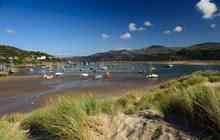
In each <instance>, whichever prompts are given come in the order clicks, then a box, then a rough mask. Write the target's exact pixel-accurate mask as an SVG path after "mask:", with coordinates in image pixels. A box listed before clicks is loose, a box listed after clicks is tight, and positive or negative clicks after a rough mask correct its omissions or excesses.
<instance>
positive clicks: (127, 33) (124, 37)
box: [120, 32, 131, 40]
mask: <svg viewBox="0 0 220 140" xmlns="http://www.w3.org/2000/svg"><path fill="white" fill-rule="evenodd" d="M120 38H121V39H123V40H127V39H130V38H131V34H130V33H129V32H126V33H123V34H121V36H120Z"/></svg>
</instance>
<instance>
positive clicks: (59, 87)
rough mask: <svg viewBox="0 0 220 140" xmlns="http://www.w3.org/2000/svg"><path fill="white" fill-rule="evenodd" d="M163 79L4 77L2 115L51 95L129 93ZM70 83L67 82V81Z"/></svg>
mask: <svg viewBox="0 0 220 140" xmlns="http://www.w3.org/2000/svg"><path fill="white" fill-rule="evenodd" d="M162 81H163V80H151V81H149V80H144V79H143V78H141V76H139V77H132V76H131V77H127V78H126V79H124V78H120V77H119V76H117V78H114V79H113V80H75V81H74V80H73V79H72V77H70V76H67V77H65V78H63V79H55V80H52V81H47V80H43V79H42V78H41V77H40V76H16V77H7V78H1V79H0V115H4V114H8V113H13V112H29V111H32V110H33V109H35V108H38V107H41V106H44V105H45V102H47V100H48V99H50V98H53V97H57V96H60V95H71V96H75V97H79V96H87V95H91V94H92V95H94V96H97V97H101V98H104V97H112V96H121V95H124V94H127V93H128V92H129V90H133V89H139V88H148V87H149V88H150V87H152V86H153V85H157V84H158V83H161V82H162ZM63 83H66V84H63Z"/></svg>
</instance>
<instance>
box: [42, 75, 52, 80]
mask: <svg viewBox="0 0 220 140" xmlns="http://www.w3.org/2000/svg"><path fill="white" fill-rule="evenodd" d="M43 78H44V79H46V80H52V79H54V75H52V74H51V75H49V74H44V75H43Z"/></svg>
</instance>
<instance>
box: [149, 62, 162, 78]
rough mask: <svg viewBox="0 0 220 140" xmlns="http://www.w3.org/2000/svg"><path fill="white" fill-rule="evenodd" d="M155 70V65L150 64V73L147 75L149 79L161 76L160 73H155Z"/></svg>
mask: <svg viewBox="0 0 220 140" xmlns="http://www.w3.org/2000/svg"><path fill="white" fill-rule="evenodd" d="M155 70H156V68H155V67H153V65H152V64H150V66H149V72H148V74H147V75H146V78H147V79H154V78H159V77H160V76H159V75H158V74H156V73H154V71H155Z"/></svg>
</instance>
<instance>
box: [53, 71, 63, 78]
mask: <svg viewBox="0 0 220 140" xmlns="http://www.w3.org/2000/svg"><path fill="white" fill-rule="evenodd" d="M63 75H64V73H63V72H56V73H55V76H57V77H60V76H63Z"/></svg>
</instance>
